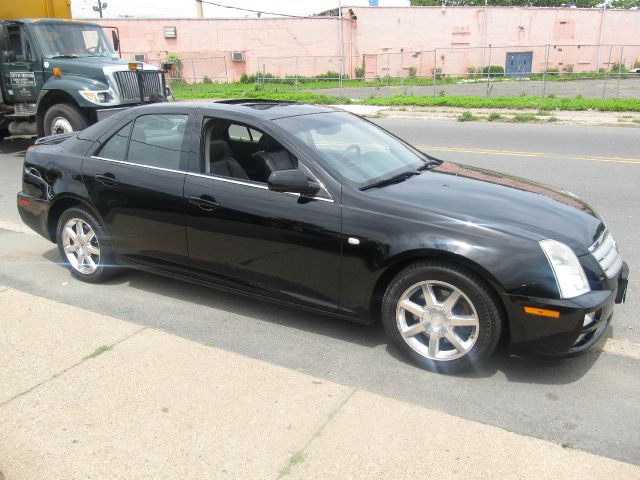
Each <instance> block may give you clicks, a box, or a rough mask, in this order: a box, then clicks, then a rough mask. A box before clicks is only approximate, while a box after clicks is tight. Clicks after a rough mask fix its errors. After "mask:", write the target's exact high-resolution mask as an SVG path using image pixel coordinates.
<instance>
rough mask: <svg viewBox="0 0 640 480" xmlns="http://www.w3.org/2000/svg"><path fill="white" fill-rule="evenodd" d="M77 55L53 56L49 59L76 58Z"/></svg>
mask: <svg viewBox="0 0 640 480" xmlns="http://www.w3.org/2000/svg"><path fill="white" fill-rule="evenodd" d="M78 57H79V56H78V55H73V54H68V55H54V56H53V57H51V58H78Z"/></svg>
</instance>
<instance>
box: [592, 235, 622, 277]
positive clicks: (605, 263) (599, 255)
mask: <svg viewBox="0 0 640 480" xmlns="http://www.w3.org/2000/svg"><path fill="white" fill-rule="evenodd" d="M589 252H591V255H592V256H593V258H595V259H596V262H598V264H599V265H600V267H602V270H603V271H604V273H605V275H606V276H607V278H613V277H615V276H616V275H617V274H618V272H619V271H620V268H622V258H620V254H619V253H618V247H617V246H616V242H615V240H614V239H613V236H611V234H610V233H609V231H608V230H605V231H604V232H603V234H602V235H600V238H599V239H598V240H597V241H596V243H594V244H593V245H591V247H590V248H589Z"/></svg>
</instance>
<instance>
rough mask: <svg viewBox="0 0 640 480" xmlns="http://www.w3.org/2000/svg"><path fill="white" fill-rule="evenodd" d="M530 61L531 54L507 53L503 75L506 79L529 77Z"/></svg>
mask: <svg viewBox="0 0 640 480" xmlns="http://www.w3.org/2000/svg"><path fill="white" fill-rule="evenodd" d="M532 59H533V52H507V62H506V66H505V69H504V72H505V75H506V76H507V77H529V76H530V75H531V61H532Z"/></svg>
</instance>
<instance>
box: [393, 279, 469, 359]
mask: <svg viewBox="0 0 640 480" xmlns="http://www.w3.org/2000/svg"><path fill="white" fill-rule="evenodd" d="M396 323H397V327H398V331H399V332H400V334H401V335H402V338H403V339H404V341H405V342H406V343H407V345H409V347H411V348H412V349H413V350H414V351H416V352H417V353H418V354H420V355H422V356H423V357H425V358H428V359H430V360H438V361H449V360H455V359H457V358H461V357H463V356H465V355H467V354H468V353H469V351H470V350H471V349H472V348H473V346H474V345H475V343H476V341H477V339H478V331H479V328H480V322H479V320H478V313H477V312H476V309H475V307H474V306H473V303H472V302H471V300H469V297H467V296H466V295H465V294H464V293H463V292H462V291H461V290H460V289H459V288H457V287H455V286H454V285H451V284H449V283H446V282H441V281H435V280H428V281H423V282H419V283H416V284H414V285H412V286H411V287H409V288H408V289H407V290H406V291H405V292H404V293H403V294H402V295H401V297H400V299H399V301H398V305H397V308H396Z"/></svg>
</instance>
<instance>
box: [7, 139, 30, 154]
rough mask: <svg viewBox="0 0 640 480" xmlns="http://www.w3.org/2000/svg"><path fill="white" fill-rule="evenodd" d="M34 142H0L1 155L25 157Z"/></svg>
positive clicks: (17, 140)
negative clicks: (14, 154)
mask: <svg viewBox="0 0 640 480" xmlns="http://www.w3.org/2000/svg"><path fill="white" fill-rule="evenodd" d="M33 142H34V139H33V138H25V137H16V138H5V139H3V140H0V154H3V155H7V154H12V153H18V154H19V155H20V156H24V155H25V153H26V151H27V148H28V147H29V146H30V145H32V144H33Z"/></svg>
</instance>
